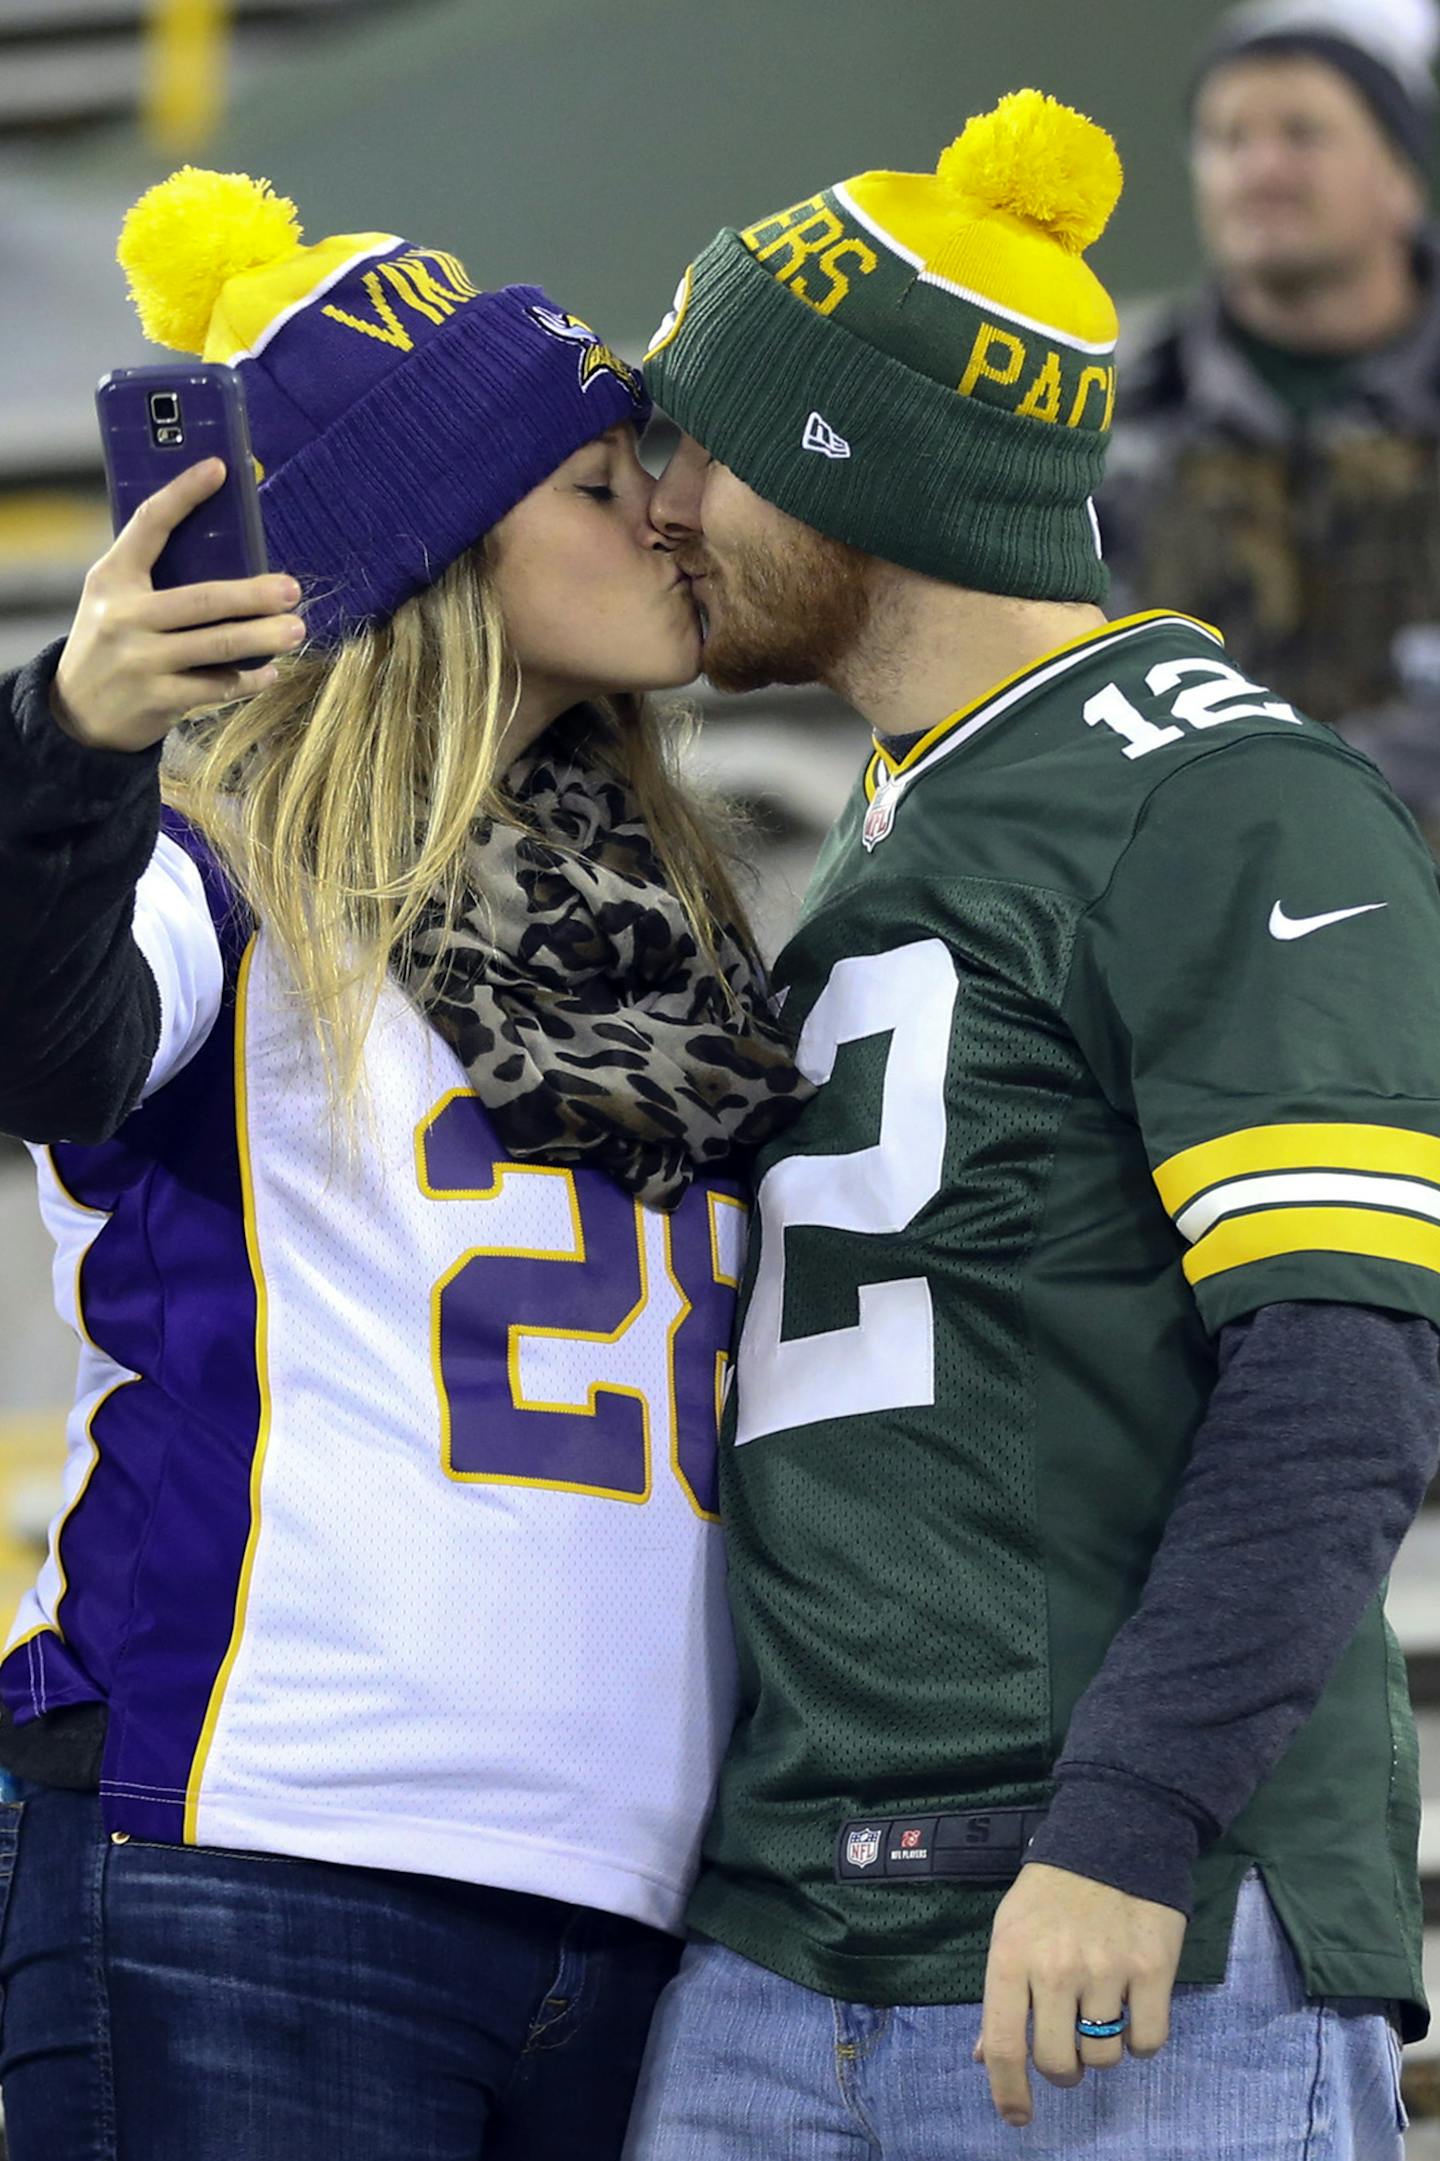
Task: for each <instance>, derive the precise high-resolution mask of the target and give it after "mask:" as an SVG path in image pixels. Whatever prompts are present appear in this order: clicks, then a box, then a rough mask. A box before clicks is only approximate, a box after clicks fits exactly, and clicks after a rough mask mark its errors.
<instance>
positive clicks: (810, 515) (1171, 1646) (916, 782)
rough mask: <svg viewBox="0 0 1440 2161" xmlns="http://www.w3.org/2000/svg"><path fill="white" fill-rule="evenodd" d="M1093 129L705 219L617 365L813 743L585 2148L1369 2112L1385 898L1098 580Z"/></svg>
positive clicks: (1278, 2119) (1400, 1676) (926, 2147)
mask: <svg viewBox="0 0 1440 2161" xmlns="http://www.w3.org/2000/svg"><path fill="white" fill-rule="evenodd" d="M1119 185H1120V174H1119V163H1118V159H1117V157H1116V154H1115V150H1114V146H1113V144H1112V143H1111V142H1110V139H1109V137H1108V136H1106V135H1104V134H1103V132H1102V131H1101V130H1099V129H1098V128H1096V127H1094V126H1093V124H1092V123H1090V122H1088V121H1086V120H1083V119H1082V118H1081V117H1080V116H1079V115H1078V114H1075V113H1072V112H1069V111H1067V110H1066V109H1065V108H1063V107H1061V106H1057V105H1056V104H1055V103H1054V101H1053V100H1050V99H1047V98H1043V97H1041V96H1040V95H1039V93H1037V92H1034V91H1026V92H1021V93H1017V94H1016V95H1015V96H1014V97H1012V98H1008V99H1006V100H1005V101H1004V102H1003V103H1002V104H1001V105H1000V107H999V108H998V109H997V110H996V111H995V112H994V113H991V114H988V115H985V116H983V117H982V118H981V119H978V120H976V121H972V123H971V124H970V126H969V127H968V128H967V129H966V130H965V132H964V133H963V134H962V135H961V137H960V138H959V139H958V141H957V142H956V143H954V144H952V146H951V147H950V149H949V150H947V151H946V153H945V154H944V156H943V157H942V158H941V160H940V163H939V166H938V169H937V171H936V172H935V173H924V174H910V173H865V174H862V175H860V176H858V177H857V178H855V179H852V180H849V181H846V182H844V183H841V184H837V185H835V186H833V187H830V188H826V189H823V190H822V191H820V192H819V193H818V194H816V195H815V196H813V197H811V198H809V199H808V200H807V201H805V202H804V203H801V204H798V205H796V206H795V207H794V208H793V209H790V210H787V211H784V212H782V213H780V214H779V215H777V216H775V217H770V218H762V219H761V220H759V221H758V222H757V223H756V224H754V225H752V226H749V227H747V228H746V229H745V230H744V231H739V232H737V231H727V232H724V233H722V234H721V235H720V236H719V238H718V239H717V240H716V241H715V242H714V243H713V244H712V245H711V246H710V247H709V248H708V249H707V250H706V251H705V252H704V253H703V254H702V255H701V256H700V257H699V258H698V259H697V260H696V262H695V263H694V264H693V265H692V267H691V269H690V270H689V271H688V272H687V273H686V276H685V278H684V280H683V281H682V284H681V288H680V290H679V292H678V293H677V295H676V299H675V304H674V306H673V307H672V309H671V311H670V313H669V315H668V316H667V318H666V320H665V322H664V324H663V325H662V327H661V330H660V332H659V334H658V335H657V338H656V340H655V343H654V346H653V348H652V352H651V354H650V356H649V359H648V370H649V376H650V380H651V382H652V384H653V386H654V389H655V393H656V396H657V399H658V401H659V402H660V403H661V404H662V405H663V406H664V407H665V408H666V409H667V410H668V412H669V413H670V415H671V417H672V419H673V420H674V421H675V422H676V424H677V425H678V426H679V428H680V429H681V430H682V431H683V434H682V439H681V444H680V448H679V450H678V452H677V453H676V455H675V457H674V459H673V461H672V463H671V465H670V466H669V468H668V470H667V471H666V473H665V475H664V477H663V479H662V481H661V482H660V485H659V488H658V490H657V493H656V496H655V499H654V515H655V517H656V519H657V522H658V523H659V524H660V525H661V526H662V528H663V529H664V530H665V531H666V532H667V534H668V536H669V537H670V539H671V540H672V541H673V542H674V544H675V545H676V547H677V549H678V552H679V558H680V561H681V562H682V564H683V566H684V567H685V568H686V569H687V570H688V571H689V572H690V573H691V574H692V576H693V577H694V579H695V591H696V594H697V597H698V599H699V600H700V603H701V605H702V607H703V609H704V611H705V615H706V623H707V644H706V661H705V664H706V669H707V672H708V673H709V675H710V676H711V678H712V680H713V681H714V682H716V683H717V684H719V685H721V686H723V687H728V688H733V689H744V688H749V687H752V686H755V685H759V684H762V683H766V682H809V681H818V682H822V683H824V684H826V685H828V686H829V687H830V688H831V689H832V690H834V691H836V692H838V693H839V694H840V695H841V696H842V697H843V698H845V699H847V700H848V701H849V702H850V703H851V704H852V705H854V706H855V707H856V708H857V709H858V710H859V711H860V712H861V713H862V714H863V715H864V716H865V717H866V719H867V720H868V721H869V722H870V723H871V725H872V727H873V729H874V732H875V746H874V751H873V755H872V756H871V758H870V760H869V762H868V764H867V766H866V768H865V771H864V773H863V775H862V776H860V778H859V780H858V781H857V786H856V789H855V793H854V797H853V800H852V801H851V803H850V806H849V808H848V809H847V810H846V811H845V812H844V814H843V815H842V817H841V819H840V821H839V823H838V825H837V826H836V828H835V830H834V831H833V833H832V834H831V836H830V839H829V841H828V842H827V844H826V847H825V850H824V852H823V854H822V857H821V861H820V864H819V867H818V869H817V872H816V875H815V879H814V883H813V885H812V887H811V890H810V893H809V896H808V899H807V902H806V905H805V909H804V912H803V915H802V919H801V923H800V927H799V929H798V931H797V933H796V935H795V937H794V939H793V940H792V942H791V943H790V945H789V946H788V947H787V949H786V951H785V952H784V953H783V954H782V955H781V957H780V960H779V963H778V968H777V983H778V992H777V995H778V998H779V1000H780V1002H781V1010H782V1011H783V1014H784V1016H785V1019H786V1021H787V1022H788V1023H789V1024H791V1025H792V1026H793V1028H794V1031H795V1035H796V1039H797V1046H798V1049H797V1056H798V1061H799V1064H800V1067H801V1069H802V1071H803V1072H804V1073H805V1075H806V1077H807V1078H808V1079H809V1080H810V1081H811V1083H812V1084H813V1085H814V1088H815V1091H816V1092H815V1094H814V1096H813V1098H812V1099H811V1101H810V1102H809V1103H808V1104H807V1105H806V1107H805V1109H804V1111H803V1112H802V1113H801V1115H800V1116H799V1118H798V1119H797V1120H796V1121H795V1123H794V1124H793V1125H792V1126H791V1127H790V1128H789V1129H788V1130H787V1132H786V1134H785V1136H784V1137H783V1139H782V1140H780V1141H778V1142H776V1143H774V1144H772V1145H771V1146H769V1147H768V1148H766V1149H765V1150H764V1151H763V1152H762V1154H761V1157H760V1161H759V1185H758V1205H757V1208H756V1210H755V1219H754V1229H753V1235H752V1239H751V1245H750V1252H749V1257H748V1260H747V1263H746V1268H745V1275H744V1282H743V1286H742V1311H743V1316H744V1318H743V1326H742V1333H741V1337H740V1344H739V1351H738V1361H737V1369H736V1382H735V1386H734V1388H733V1390H732V1391H731V1398H730V1402H729V1405H728V1409H727V1413H726V1423H725V1431H724V1435H723V1439H722V1448H721V1488H720V1490H721V1506H722V1513H723V1516H724V1519H725V1523H726V1535H727V1539H728V1545H729V1566H730V1586H731V1594H732V1602H733V1607H734V1613H735V1620H736V1627H737V1632H738V1637H739V1645H740V1659H741V1679H742V1705H741V1712H740V1717H739V1722H738V1725H737V1727H736V1731H735V1735H734V1739H733V1742H732V1745H731V1748H730V1752H729V1756H728V1759H727V1761H726V1764H725V1767H724V1770H723V1773H722V1776H721V1781H720V1787H719V1795H718V1803H717V1807H716V1811H715V1815H714V1819H713V1822H712V1824H711V1827H710V1831H709V1834H708V1838H707V1841H706V1848H705V1861H704V1867H703V1870H702V1874H701V1878H700V1882H699V1886H698V1889H697V1891H696V1893H695V1896H694V1899H693V1901H692V1904H691V1907H690V1913H689V1921H690V1926H691V1929H692V1931H693V1933H694V1938H695V1941H694V1942H693V1944H692V1946H691V1948H690V1949H689V1950H688V1951H687V1954H686V1957H685V1960H684V1963H683V1965H682V1968H681V1971H680V1974H679V1976H678V1977H677V1979H676V1980H675V1982H674V1983H672V1984H671V1987H670V1989H669V1990H668V1991H667V1993H666V1996H665V1997H664V1998H663V1999H662V2004H661V2009H660V2012H659V2015H658V2018H657V2023H656V2027H655V2030H654V2034H653V2037H652V2046H651V2053H650V2057H649V2061H648V2067H647V2070H646V2073H645V2075H644V2077H643V2079H642V2084H641V2090H640V2097H639V2100H638V2102H637V2108H636V2114H635V2118H634V2120H633V2124H632V2130H631V2136H630V2144H629V2147H628V2149H627V2150H628V2154H629V2155H630V2156H631V2157H632V2161H738V2157H742V2156H744V2157H751V2156H753V2157H756V2161H759V2157H761V2156H764V2157H765V2161H776V2157H778V2156H793V2157H799V2156H802V2155H803V2156H804V2157H805V2161H841V2157H846V2161H849V2157H852V2156H859V2155H862V2154H864V2155H877V2154H878V2155H881V2156H883V2157H885V2161H957V2157H958V2156H960V2155H964V2156H965V2157H966V2161H989V2157H990V2156H992V2155H998V2154H1001V2153H1008V2152H1011V2151H1015V2150H1017V2149H1016V2148H1015V2147H1014V2145H1013V2143H1011V2142H1012V2140H1013V2132H1012V2130H1011V2129H1009V2128H1007V2127H1011V2126H1018V2125H1024V2124H1031V2125H1032V2130H1031V2132H1030V2134H1029V2137H1028V2139H1027V2140H1026V2141H1025V2142H1024V2144H1025V2150H1026V2151H1027V2152H1034V2153H1036V2154H1041V2153H1043V2154H1047V2155H1054V2156H1058V2155H1066V2156H1070V2155H1075V2154H1078V2153H1082V2152H1083V2153H1085V2154H1087V2155H1092V2156H1096V2157H1100V2161H1139V2157H1140V2156H1142V2155H1143V2156H1144V2161H1180V2157H1182V2156H1191V2155H1194V2154H1196V2153H1203V2154H1205V2156H1206V2157H1207V2161H1259V2157H1260V2156H1261V2155H1266V2156H1273V2154H1274V2153H1275V2151H1276V2143H1275V2141H1276V2137H1277V2126H1279V2127H1283V2129H1284V2132H1285V2134H1286V2135H1291V2134H1293V2138H1294V2140H1295V2141H1296V2142H1297V2143H1298V2142H1299V2141H1300V2140H1301V2139H1304V2140H1305V2141H1306V2142H1307V2143H1306V2152H1307V2154H1309V2155H1310V2156H1311V2157H1312V2161H1320V2157H1325V2161H1340V2157H1342V2156H1349V2155H1354V2154H1359V2153H1363V2154H1364V2155H1365V2156H1366V2157H1367V2161H1382V2157H1384V2156H1387V2155H1388V2156H1397V2155H1398V2153H1399V2130H1398V2127H1397V2126H1398V2107H1399V2099H1398V2084H1397V2069H1396V2066H1397V2062H1398V2055H1397V2045H1396V2023H1395V2022H1397V2021H1398V2023H1399V2025H1400V2026H1401V2027H1402V2028H1403V2030H1404V2031H1405V2032H1407V2033H1410V2034H1414V2033H1418V2032H1419V2031H1421V2030H1423V2026H1424V2022H1425V2018H1426V2012H1425V2006H1424V1997H1423V1990H1422V1986H1421V1980H1420V1907H1419V1897H1418V1883H1417V1876H1416V1858H1415V1842H1416V1823H1417V1813H1418V1811H1417V1801H1416V1781H1415V1751H1414V1729H1413V1724H1412V1721H1411V1717H1410V1711H1409V1706H1408V1703H1407V1701H1406V1694H1405V1679H1404V1669H1403V1665H1402V1663H1401V1661H1400V1659H1399V1656H1398V1653H1397V1652H1396V1649H1395V1646H1394V1643H1393V1641H1392V1639H1391V1638H1390V1637H1389V1635H1388V1633H1387V1630H1386V1627H1385V1622H1384V1615H1383V1612H1382V1608H1381V1591H1382V1586H1383V1582H1384V1578H1385V1575H1386V1571H1387V1569H1388V1567H1389V1564H1390V1560H1391V1557H1392V1556H1393V1554H1394V1552H1395V1549H1396V1547H1397V1545H1398V1543H1399V1541H1400V1539H1401V1537H1402V1535H1403V1533H1404V1531H1405V1529H1406V1527H1407V1525H1408V1524H1409V1522H1410V1520H1411V1517H1412V1515H1413V1513H1414V1511H1415V1509H1416V1507H1417V1506H1418V1504H1419V1501H1420V1498H1421V1496H1422V1494H1423V1491H1424V1488H1425V1485H1426V1482H1427V1479H1428V1477H1429V1475H1430V1473H1431V1471H1432V1469H1433V1466H1434V1460H1435V1454H1436V1440H1437V1433H1440V1381H1437V1345H1436V1333H1435V1331H1436V1327H1437V1325H1440V1227H1437V1224H1440V1083H1437V1079H1436V1061H1435V1051H1434V1046H1435V1044H1436V1042H1437V1040H1440V900H1437V895H1436V888H1435V880H1434V877H1433V875H1432V871H1431V867H1430V864H1429V861H1428V858H1427V856H1426V853H1425V850H1424V847H1423V845H1422V843H1421V841H1420V840H1419V838H1418V836H1417V834H1416V832H1415V829H1414V827H1413V825H1412V824H1411V822H1410V820H1409V818H1408V817H1407V815H1406V813H1405V812H1404V810H1403V809H1402V808H1401V807H1400V805H1399V804H1398V803H1397V801H1396V800H1395V798H1394V796H1393V795H1392V794H1391V793H1390V791H1389V789H1388V788H1387V787H1386V785H1385V784H1384V782H1383V781H1382V779H1381V778H1380V776H1379V775H1378V774H1377V773H1376V771H1375V770H1374V768H1373V767H1371V766H1370V765H1369V764H1368V763H1367V762H1366V761H1365V760H1364V759H1363V758H1361V757H1359V756H1357V755H1356V754H1355V753H1354V752H1353V751H1351V750H1349V749H1347V748H1346V747H1345V746H1344V745H1343V744H1341V743H1339V742H1338V741H1337V740H1336V739H1335V738H1334V737H1333V736H1332V735H1331V734H1330V733H1329V732H1328V730H1326V729H1324V728H1321V727H1317V726H1316V725H1314V724H1313V723H1312V722H1311V721H1309V720H1308V719H1307V718H1306V717H1305V716H1304V715H1303V714H1302V713H1301V712H1299V711H1297V710H1296V709H1295V708H1294V707H1293V706H1292V705H1291V704H1290V703H1289V702H1288V701H1287V700H1286V698H1285V695H1284V691H1283V686H1282V687H1281V688H1280V689H1279V690H1272V689H1270V688H1268V687H1265V686H1263V685H1261V684H1258V683H1256V682H1254V681H1252V680H1250V679H1249V678H1248V677H1247V676H1245V675H1244V674H1242V673H1241V672H1240V671H1239V670H1238V669H1237V668H1236V667H1235V666H1234V665H1232V663H1231V662H1230V661H1229V660H1228V659H1227V657H1226V654H1225V649H1224V645H1223V643H1222V640H1221V638H1220V636H1219V634H1218V633H1217V632H1216V631H1215V630H1213V629H1211V628H1209V627H1208V626H1207V625H1206V624H1204V623H1201V622H1198V621H1196V620H1194V619H1193V618H1191V617H1189V616H1186V615H1183V614H1179V613H1175V612H1171V611H1157V612H1154V613H1152V614H1148V615H1142V616H1138V617H1134V618H1131V619H1128V620H1120V621H1107V619H1106V617H1105V615H1104V613H1103V611H1102V608H1101V606H1100V602H1101V600H1102V598H1103V595H1104V591H1105V578H1104V571H1103V567H1102V564H1101V561H1100V556H1099V552H1098V545H1097V536H1096V530H1095V521H1094V516H1093V512H1092V510H1091V507H1090V498H1091V496H1092V494H1093V491H1094V488H1095V486H1096V484H1097V482H1098V479H1099V475H1100V470H1101V463H1102V459H1103V455H1104V449H1105V443H1106V437H1107V433H1108V430H1109V426H1110V419H1111V409H1112V403H1113V393H1114V374H1113V347H1114V340H1115V333H1116V322H1115V315H1114V310H1113V307H1112V305H1111V302H1110V300H1109V297H1108V295H1107V294H1106V293H1105V291H1104V289H1103V287H1102V286H1101V285H1100V283H1099V281H1098V280H1097V279H1096V277H1095V276H1094V274H1093V272H1092V271H1091V270H1090V269H1089V267H1088V266H1087V264H1086V263H1085V261H1084V249H1085V247H1086V246H1087V245H1088V244H1089V242H1090V241H1091V240H1093V239H1094V238H1095V237H1096V235H1097V234H1098V232H1099V231H1100V229H1101V227H1102V226H1103V225H1104V223H1105V220H1106V217H1107V216H1108V214H1109V211H1110V208H1111V206H1112V205H1113V202H1114V200H1115V197H1116V195H1117V194H1118V191H1119ZM972 2058H978V2059H979V2064H983V2070H982V2069H981V2068H979V2064H977V2062H975V2061H972ZM1032 2060H1033V2066H1034V2069H1035V2070H1037V2071H1038V2072H1039V2073H1040V2074H1042V2077H1041V2080H1040V2081H1039V2082H1037V2083H1035V2084H1032V2081H1031V2076H1030V2067H1031V2063H1032ZM987 2086H988V2092H987Z"/></svg>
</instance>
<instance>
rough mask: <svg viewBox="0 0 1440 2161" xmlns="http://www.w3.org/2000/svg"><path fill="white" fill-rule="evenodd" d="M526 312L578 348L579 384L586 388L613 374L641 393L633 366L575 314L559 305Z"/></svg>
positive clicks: (550, 332)
mask: <svg viewBox="0 0 1440 2161" xmlns="http://www.w3.org/2000/svg"><path fill="white" fill-rule="evenodd" d="M526 312H527V314H528V315H529V316H530V319H531V321H532V322H536V323H538V324H539V325H540V328H541V329H542V330H543V331H545V332H546V333H547V334H548V335H549V336H550V337H552V338H561V339H563V340H564V341H565V343H566V344H568V345H577V346H579V348H580V388H581V389H582V390H588V389H589V388H590V385H591V384H592V383H593V382H594V381H595V380H596V378H597V377H598V376H601V375H616V376H618V377H619V379H620V381H621V382H622V383H624V385H625V387H626V389H627V390H630V391H633V392H634V393H635V395H636V396H637V397H638V396H639V394H640V378H639V376H638V375H637V374H636V372H635V370H634V369H633V368H632V367H631V366H630V365H629V364H628V362H626V361H624V360H622V359H621V358H620V355H619V354H618V353H617V352H614V351H612V350H611V348H610V347H609V346H608V345H605V344H602V343H601V340H600V338H599V337H598V335H597V334H596V332H595V331H593V330H592V329H591V328H590V325H589V324H588V323H583V322H581V320H580V317H579V316H578V315H567V314H565V313H564V312H563V311H562V310H561V309H559V308H539V307H536V308H529V309H527V311H526Z"/></svg>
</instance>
